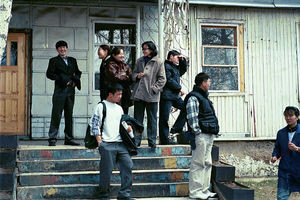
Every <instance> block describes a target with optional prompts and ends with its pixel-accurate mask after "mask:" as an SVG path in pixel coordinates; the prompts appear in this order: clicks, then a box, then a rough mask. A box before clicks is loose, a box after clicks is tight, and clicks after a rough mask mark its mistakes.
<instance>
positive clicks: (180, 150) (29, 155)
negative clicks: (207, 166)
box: [18, 145, 219, 161]
mask: <svg viewBox="0 0 300 200" xmlns="http://www.w3.org/2000/svg"><path fill="white" fill-rule="evenodd" d="M182 155H191V148H190V145H157V148H155V149H151V148H149V147H148V146H145V145H142V146H141V147H140V148H139V149H138V155H137V156H136V157H161V156H182ZM98 157H99V151H98V149H86V148H85V147H83V146H79V147H78V146H77V147H76V146H75V147H74V146H67V145H58V146H54V147H49V146H45V145H19V147H18V159H19V160H20V161H36V160H58V159H77V158H98ZM212 160H213V161H218V160H219V148H218V147H217V146H213V149H212Z"/></svg>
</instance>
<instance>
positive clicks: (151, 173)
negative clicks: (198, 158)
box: [18, 169, 189, 186]
mask: <svg viewBox="0 0 300 200" xmlns="http://www.w3.org/2000/svg"><path fill="white" fill-rule="evenodd" d="M132 173H133V176H132V177H133V182H134V183H155V182H156V183H158V182H160V183H167V182H188V181H189V177H188V176H189V169H158V170H133V172H132ZM18 177H19V181H18V182H19V185H20V186H34V185H36V186H39V185H65V184H78V183H80V184H98V183H99V171H83V172H46V173H44V172H43V173H39V172H38V173H21V174H19V175H18ZM111 183H121V180H120V173H119V171H113V173H112V176H111Z"/></svg>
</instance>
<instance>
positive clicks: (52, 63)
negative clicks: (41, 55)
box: [46, 58, 61, 81]
mask: <svg viewBox="0 0 300 200" xmlns="http://www.w3.org/2000/svg"><path fill="white" fill-rule="evenodd" d="M55 69H56V67H55V60H54V58H51V59H50V60H49V64H48V68H47V71H46V76H47V78H49V79H50V80H54V81H57V80H60V79H61V78H60V76H59V75H58V74H56V73H55Z"/></svg>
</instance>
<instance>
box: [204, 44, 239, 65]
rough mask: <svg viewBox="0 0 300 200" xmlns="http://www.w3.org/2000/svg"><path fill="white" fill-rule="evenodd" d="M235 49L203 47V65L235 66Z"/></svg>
mask: <svg viewBox="0 0 300 200" xmlns="http://www.w3.org/2000/svg"><path fill="white" fill-rule="evenodd" d="M236 64H237V61H236V49H235V48H232V49H230V48H210V47H204V65H236Z"/></svg>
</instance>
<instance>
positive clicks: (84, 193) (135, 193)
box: [17, 182, 189, 200]
mask: <svg viewBox="0 0 300 200" xmlns="http://www.w3.org/2000/svg"><path fill="white" fill-rule="evenodd" d="M97 188H98V185H96V184H76V185H45V186H26V187H18V188H17V199H18V200H23V199H24V200H27V199H44V198H45V199H46V198H47V199H68V198H70V199H75V198H74V197H76V198H77V199H86V198H87V199H90V198H97V197H96V194H95V191H96V190H97ZM119 188H120V185H119V184H111V188H110V189H111V192H110V194H111V197H114V198H115V197H116V196H117V194H118V191H119ZM188 192H189V188H188V183H187V182H181V183H138V184H133V187H132V191H131V196H132V197H176V196H179V197H183V196H188Z"/></svg>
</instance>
